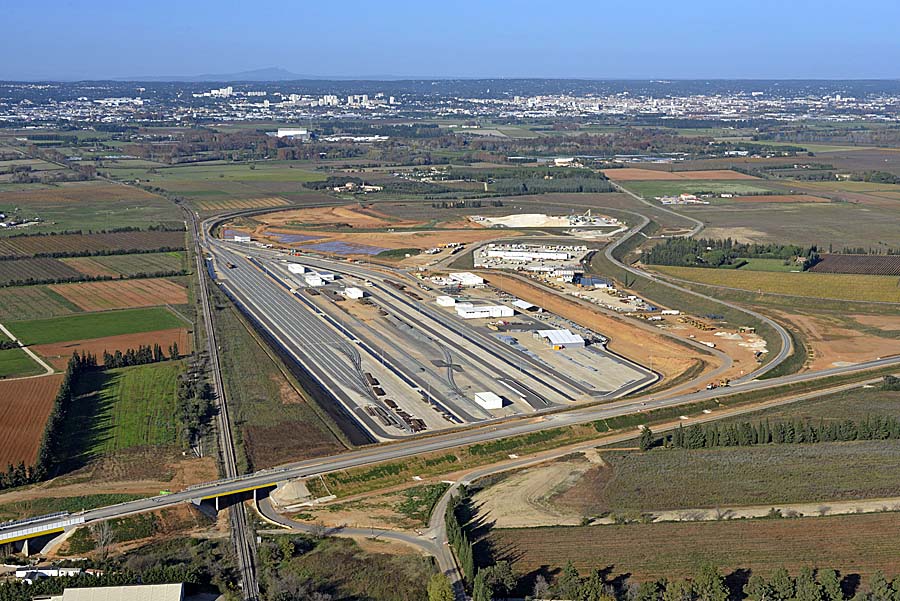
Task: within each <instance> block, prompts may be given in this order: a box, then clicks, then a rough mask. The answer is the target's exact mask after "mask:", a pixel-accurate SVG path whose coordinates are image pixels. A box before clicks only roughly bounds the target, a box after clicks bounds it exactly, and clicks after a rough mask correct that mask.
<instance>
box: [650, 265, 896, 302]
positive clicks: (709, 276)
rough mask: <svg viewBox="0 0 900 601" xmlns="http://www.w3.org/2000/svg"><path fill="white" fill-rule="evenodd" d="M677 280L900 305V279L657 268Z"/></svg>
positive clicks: (740, 270) (700, 268)
mask: <svg viewBox="0 0 900 601" xmlns="http://www.w3.org/2000/svg"><path fill="white" fill-rule="evenodd" d="M653 269H654V270H656V271H659V272H661V273H664V274H666V275H670V276H672V277H675V278H680V279H685V280H690V281H692V282H699V283H701V284H707V285H710V286H725V287H729V288H739V289H741V290H747V291H750V292H768V293H773V294H789V295H795V296H805V297H811V298H832V299H839V300H854V301H879V302H888V303H900V278H897V277H894V276H879V275H856V274H835V273H809V272H806V273H766V272H762V271H747V270H745V269H743V268H742V269H705V268H702V267H671V266H663V265H654V266H653Z"/></svg>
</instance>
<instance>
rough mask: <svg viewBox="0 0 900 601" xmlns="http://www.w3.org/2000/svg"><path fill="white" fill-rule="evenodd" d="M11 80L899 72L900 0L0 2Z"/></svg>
mask: <svg viewBox="0 0 900 601" xmlns="http://www.w3.org/2000/svg"><path fill="white" fill-rule="evenodd" d="M0 6H2V15H3V17H2V19H3V21H4V26H3V34H2V36H0V51H2V56H3V59H2V60H0V79H38V78H48V79H53V78H65V79H77V78H86V79H89V78H103V77H130V76H141V75H154V76H158V75H193V74H201V73H233V72H237V71H244V70H250V69H258V68H263V67H271V66H277V67H283V68H285V69H287V70H289V71H292V72H294V73H300V74H305V75H326V76H327V75H334V76H364V77H372V76H379V75H394V76H435V77H584V78H600V79H602V78H635V79H641V78H793V77H796V78H900V35H898V23H900V0H856V1H853V2H849V1H846V0H843V1H840V2H839V1H835V0H817V1H811V0H777V1H773V0H756V1H747V0H743V1H741V0H680V1H677V0H646V1H643V2H641V1H639V0H613V1H609V0H562V1H559V0H540V1H532V0H518V1H505V0H504V1H499V0H482V1H480V2H478V1H468V0H464V1H458V2H454V1H449V2H448V1H434V0H432V1H429V0H417V1H405V0H403V1H395V0H381V1H378V0H324V1H322V0H318V1H311V0H287V1H286V0H270V1H268V2H266V1H260V0H257V1H246V2H237V1H228V0H216V1H213V0H180V1H173V0H114V1H113V0H79V1H72V0H45V1H44V2H28V1H23V0H0Z"/></svg>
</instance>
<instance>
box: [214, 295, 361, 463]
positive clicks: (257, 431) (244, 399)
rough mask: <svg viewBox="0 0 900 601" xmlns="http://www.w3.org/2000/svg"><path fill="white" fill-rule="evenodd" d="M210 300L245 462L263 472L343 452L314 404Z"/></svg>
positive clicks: (226, 305)
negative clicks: (273, 467) (302, 460)
mask: <svg viewBox="0 0 900 601" xmlns="http://www.w3.org/2000/svg"><path fill="white" fill-rule="evenodd" d="M213 299H214V301H215V304H214V307H215V310H214V322H215V326H216V332H217V338H218V339H219V340H220V341H221V345H222V349H221V351H220V359H221V361H222V374H223V376H224V379H225V388H226V389H227V391H228V394H229V403H230V404H229V407H231V410H230V411H231V414H232V416H233V417H232V419H234V420H235V428H236V429H237V430H239V432H238V434H239V440H240V441H241V442H242V447H243V454H244V456H245V457H244V463H245V464H247V465H250V466H252V467H254V468H255V469H262V468H266V467H270V466H273V465H277V464H279V463H284V462H287V461H291V460H298V459H306V458H311V457H319V456H323V455H326V454H334V453H337V452H340V451H341V450H344V449H345V448H346V446H345V444H344V443H343V442H342V440H341V438H340V437H339V435H337V434H336V433H335V431H336V430H337V426H336V425H335V424H334V423H332V422H331V421H330V420H329V418H328V417H327V416H325V415H324V414H323V412H322V411H321V410H320V409H318V408H317V407H316V406H315V405H314V404H313V403H314V402H315V401H313V400H311V399H308V398H306V397H304V396H301V395H300V394H299V393H298V392H297V391H296V390H295V388H294V387H293V386H292V384H291V382H290V381H289V380H288V377H287V376H286V375H285V373H284V372H282V371H281V369H282V368H281V366H280V365H279V364H278V363H277V362H276V361H277V359H273V358H272V357H271V356H270V355H269V354H267V353H266V351H265V350H264V349H263V348H262V347H261V346H260V344H259V342H257V339H256V338H254V337H253V336H252V335H251V334H250V333H249V332H248V330H247V329H246V328H245V327H244V325H243V323H242V322H241V320H240V318H239V317H238V315H237V313H236V309H235V308H234V307H233V306H232V305H231V303H230V302H229V301H228V300H227V299H225V298H224V297H223V295H221V294H220V293H219V292H218V291H217V290H216V289H215V288H214V289H213Z"/></svg>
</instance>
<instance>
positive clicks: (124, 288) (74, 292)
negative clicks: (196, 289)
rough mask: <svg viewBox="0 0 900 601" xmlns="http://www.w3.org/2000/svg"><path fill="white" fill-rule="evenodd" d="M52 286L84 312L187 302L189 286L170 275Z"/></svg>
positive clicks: (51, 287) (52, 288)
mask: <svg viewBox="0 0 900 601" xmlns="http://www.w3.org/2000/svg"><path fill="white" fill-rule="evenodd" d="M50 289H51V290H53V291H54V292H56V293H58V294H59V295H61V296H63V297H65V298H66V299H68V300H69V301H71V302H72V303H74V304H75V305H77V306H78V307H79V308H81V309H82V310H84V311H106V310H109V309H127V308H130V307H152V306H154V305H184V304H187V302H188V294H187V288H186V287H185V286H184V285H183V284H181V283H179V282H176V281H174V280H171V279H168V278H147V279H139V280H113V281H102V282H81V283H76V284H54V285H52V286H50Z"/></svg>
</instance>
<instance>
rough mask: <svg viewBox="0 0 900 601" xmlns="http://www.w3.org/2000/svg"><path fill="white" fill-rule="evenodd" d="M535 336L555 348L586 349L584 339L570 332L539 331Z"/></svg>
mask: <svg viewBox="0 0 900 601" xmlns="http://www.w3.org/2000/svg"><path fill="white" fill-rule="evenodd" d="M535 334H536V335H537V336H540V337H541V338H543V339H544V340H546V341H547V342H549V343H550V345H551V346H553V347H554V348H566V347H569V348H582V347H584V338H582V337H581V336H579V335H578V334H573V333H572V332H571V331H569V330H538V331H537V332H535Z"/></svg>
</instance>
